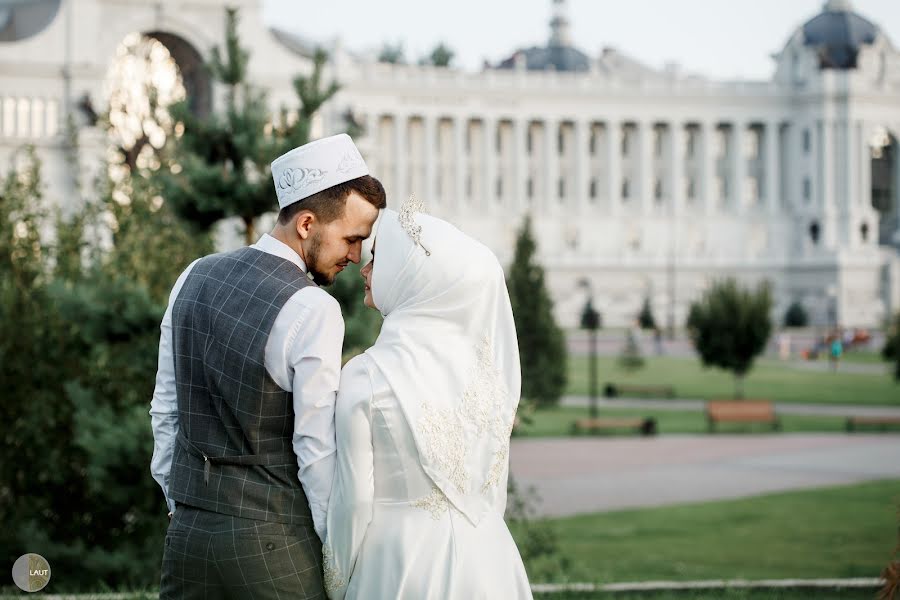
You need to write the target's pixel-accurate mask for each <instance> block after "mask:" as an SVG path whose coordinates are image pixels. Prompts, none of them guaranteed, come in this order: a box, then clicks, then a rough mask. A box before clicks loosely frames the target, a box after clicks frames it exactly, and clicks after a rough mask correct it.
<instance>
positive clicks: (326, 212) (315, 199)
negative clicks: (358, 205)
mask: <svg viewBox="0 0 900 600" xmlns="http://www.w3.org/2000/svg"><path fill="white" fill-rule="evenodd" d="M351 192H356V193H358V194H359V195H360V196H362V197H363V198H365V199H366V200H367V201H368V202H369V203H370V204H371V205H372V206H374V207H375V208H384V207H385V206H387V195H386V194H385V193H384V186H383V185H381V182H380V181H378V180H377V179H375V178H374V177H372V176H371V175H363V176H362V177H357V178H356V179H351V180H350V181H345V182H344V183H339V184H337V185H334V186H332V187H330V188H328V189H324V190H322V191H321V192H318V193H317V194H313V195H312V196H310V197H308V198H304V199H303V200H300V201H299V202H294V203H293V204H289V205H287V206H285V207H284V208H282V209H281V212H279V213H278V223H279V224H281V225H287V224H288V223H290V222H291V221H292V220H293V219H294V217H296V216H297V215H298V214H299V213H300V212H301V211H304V210H308V211H310V212H311V213H312V214H314V215H316V219H318V220H319V221H320V222H322V223H330V222H331V221H334V220H335V219H340V218H341V216H342V215H343V214H344V206H346V204H347V198H348V197H349V196H350V193H351Z"/></svg>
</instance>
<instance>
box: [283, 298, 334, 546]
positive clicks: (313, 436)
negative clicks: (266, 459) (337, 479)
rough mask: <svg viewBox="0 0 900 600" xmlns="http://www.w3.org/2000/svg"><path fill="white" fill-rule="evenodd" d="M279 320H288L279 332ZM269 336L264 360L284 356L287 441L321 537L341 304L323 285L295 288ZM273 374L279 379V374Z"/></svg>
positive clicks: (331, 454)
mask: <svg viewBox="0 0 900 600" xmlns="http://www.w3.org/2000/svg"><path fill="white" fill-rule="evenodd" d="M283 317H284V318H283ZM279 321H282V322H287V321H290V326H289V327H288V328H287V333H286V335H284V336H282V335H281V333H280V330H281V328H280V327H279ZM282 340H283V341H282ZM269 342H270V344H273V345H274V346H276V348H273V352H272V353H271V354H270V353H269V352H268V351H267V361H266V362H267V364H268V363H269V360H268V358H269V356H270V355H271V356H273V357H275V358H276V360H278V357H279V356H283V357H284V359H283V360H284V363H283V372H286V373H287V375H288V381H290V387H289V389H291V390H292V391H293V397H294V432H293V437H292V442H293V448H294V453H295V454H296V455H297V465H298V467H299V469H298V472H297V476H298V478H299V479H300V483H301V485H302V486H303V491H304V492H305V493H306V499H307V500H308V501H309V508H310V511H311V512H312V518H313V524H314V526H315V529H316V533H317V534H318V535H319V538H320V539H322V540H324V539H325V528H326V526H325V516H326V512H327V510H328V498H329V496H330V495H331V484H332V481H333V480H334V468H335V433H334V405H335V398H336V396H337V390H338V385H339V383H340V373H341V349H342V346H343V342H344V319H343V317H342V316H341V307H340V304H338V302H337V300H335V299H334V298H333V297H332V296H330V295H329V294H328V293H327V292H325V291H324V290H322V289H319V288H314V287H308V288H304V289H302V290H300V291H299V292H297V293H296V294H295V295H294V296H293V297H292V298H291V300H289V301H288V304H286V305H285V307H284V308H283V309H282V312H281V313H280V314H279V316H278V319H276V322H275V325H274V326H273V330H272V334H271V335H270V338H269ZM278 346H280V348H277V347H278ZM278 350H283V351H282V352H279V351H278ZM273 366H274V365H273ZM273 378H274V379H275V380H276V382H278V379H279V378H278V377H273Z"/></svg>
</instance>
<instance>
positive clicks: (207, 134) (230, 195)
mask: <svg viewBox="0 0 900 600" xmlns="http://www.w3.org/2000/svg"><path fill="white" fill-rule="evenodd" d="M227 15H228V26H227V33H226V44H225V56H224V57H223V56H222V53H221V52H220V50H219V48H218V47H216V48H214V49H213V52H212V58H211V60H210V61H209V64H208V68H209V71H210V74H211V76H212V78H213V79H214V80H215V81H218V82H220V83H221V84H223V85H224V87H225V91H226V94H225V109H224V111H223V112H222V114H212V115H210V116H208V117H197V116H195V115H193V114H191V112H190V110H189V108H188V103H187V101H182V102H178V103H176V104H173V105H172V107H171V108H170V111H171V113H172V115H173V117H174V119H175V120H176V121H177V122H179V123H181V124H182V125H183V127H184V130H183V134H182V135H181V136H172V137H170V139H169V144H168V146H167V148H166V149H165V150H166V151H165V152H164V155H165V158H166V160H165V161H164V164H165V168H162V169H160V170H159V175H158V177H159V182H160V184H161V187H162V195H163V197H164V198H165V199H166V201H167V202H170V203H171V204H172V206H173V208H174V209H175V212H176V213H177V214H178V215H180V216H181V217H183V218H185V219H186V220H188V221H190V222H192V223H194V224H195V225H196V226H197V227H198V228H199V229H201V230H203V231H206V230H209V229H210V228H211V227H212V226H213V225H214V224H215V223H216V222H218V221H219V220H221V219H224V218H228V217H239V218H240V219H241V221H242V222H243V225H244V236H245V241H246V242H247V244H252V243H253V242H254V241H256V232H255V221H256V218H257V217H259V216H260V215H262V214H265V213H267V212H271V211H272V209H273V202H274V193H273V189H272V180H271V169H270V163H271V162H272V160H274V159H275V158H276V157H278V156H279V155H281V154H283V153H285V152H287V151H288V150H290V149H292V148H295V147H297V146H300V145H302V144H305V143H306V142H307V141H308V140H309V131H310V124H311V121H312V117H313V115H314V114H315V113H316V112H317V111H318V110H319V108H320V107H321V106H322V104H323V103H325V102H326V101H327V100H328V99H329V98H331V97H332V96H333V95H334V94H335V92H337V90H338V85H337V84H336V83H331V84H329V85H327V86H323V84H322V69H323V66H324V64H325V61H326V58H327V56H326V54H325V53H324V52H322V51H317V52H316V55H315V60H314V68H313V72H312V74H310V75H309V76H308V77H307V76H299V77H296V78H295V79H294V81H293V84H294V90H295V91H296V93H297V96H298V98H299V101H300V107H299V109H298V110H297V112H296V115H294V114H291V113H290V112H289V111H288V110H287V109H286V108H284V107H282V109H281V112H280V115H279V116H278V118H277V119H273V118H272V117H271V116H270V114H269V111H268V109H267V106H266V96H265V93H264V92H263V91H261V90H259V89H257V88H255V87H253V86H251V85H250V84H249V83H248V82H247V62H248V59H249V52H248V51H247V50H246V49H244V48H243V47H242V46H241V44H240V39H239V38H238V33H237V29H238V14H237V11H236V9H228V12H227Z"/></svg>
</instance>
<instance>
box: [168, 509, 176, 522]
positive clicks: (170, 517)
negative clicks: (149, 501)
mask: <svg viewBox="0 0 900 600" xmlns="http://www.w3.org/2000/svg"><path fill="white" fill-rule="evenodd" d="M173 514H175V513H174V512H172V511H169V521H171V520H172V515H173Z"/></svg>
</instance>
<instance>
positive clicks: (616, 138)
mask: <svg viewBox="0 0 900 600" xmlns="http://www.w3.org/2000/svg"><path fill="white" fill-rule="evenodd" d="M621 140H622V124H621V123H620V122H619V121H618V120H612V119H611V120H608V121H607V122H606V161H607V169H606V183H607V199H608V202H609V212H610V214H611V215H618V214H620V212H621V210H622V144H621Z"/></svg>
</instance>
